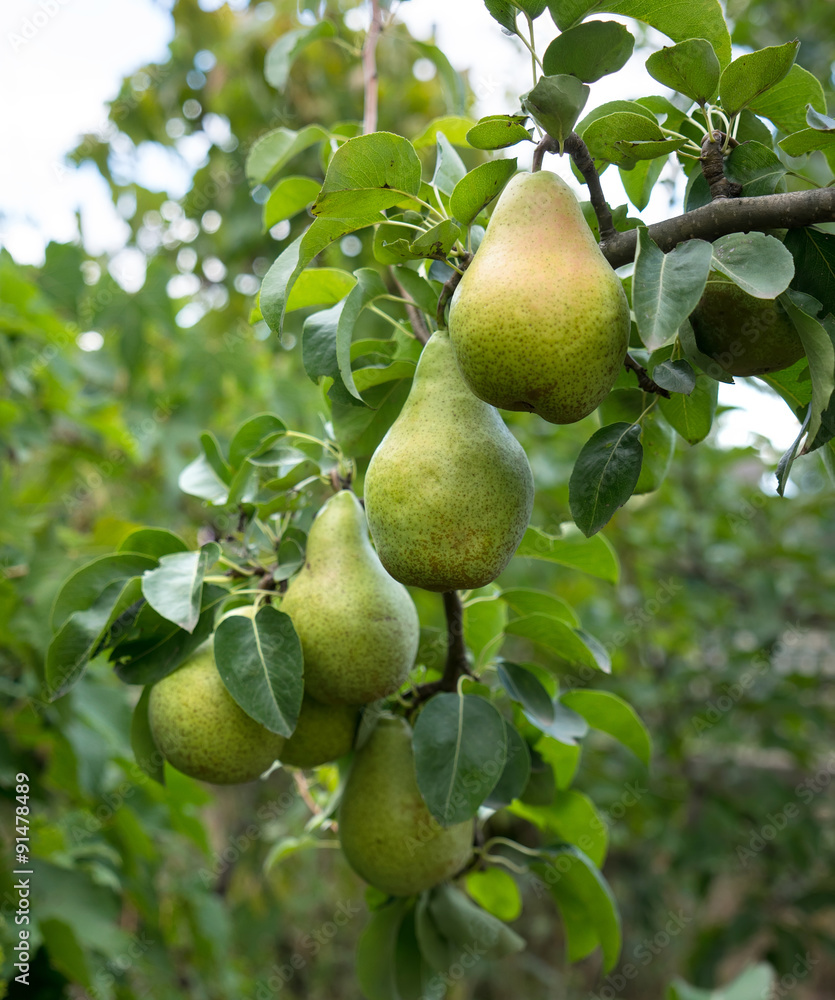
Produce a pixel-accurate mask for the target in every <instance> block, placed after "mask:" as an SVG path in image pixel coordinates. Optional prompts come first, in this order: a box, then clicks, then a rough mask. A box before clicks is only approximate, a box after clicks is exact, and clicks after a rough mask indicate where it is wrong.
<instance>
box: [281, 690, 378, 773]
mask: <svg viewBox="0 0 835 1000" xmlns="http://www.w3.org/2000/svg"><path fill="white" fill-rule="evenodd" d="M358 722H359V709H358V708H355V707H354V706H353V705H323V704H322V703H321V702H318V701H316V699H315V698H311V697H310V696H309V695H305V696H304V700H303V701H302V710H301V712H300V713H299V718H298V721H297V722H296V728H295V729H294V730H293V735H292V736H291V737H290V738H289V739H288V740H287V742H286V743H285V744H284V749H283V750H282V751H281V753H280V754H279V757H280V759H281V763H282V764H288V765H289V766H290V767H318V766H319V765H320V764H326V763H327V762H328V761H329V760H336V758H337V757H342V756H344V755H345V754H346V753H348V751H349V750H350V749H351V747H352V746H353V745H354V734H355V733H356V731H357V723H358Z"/></svg>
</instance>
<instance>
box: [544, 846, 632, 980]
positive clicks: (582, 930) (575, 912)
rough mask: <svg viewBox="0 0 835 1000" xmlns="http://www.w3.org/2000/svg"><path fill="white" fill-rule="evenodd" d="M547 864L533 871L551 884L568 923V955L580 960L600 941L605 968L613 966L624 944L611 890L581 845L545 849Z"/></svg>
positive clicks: (606, 970) (570, 959) (548, 884)
mask: <svg viewBox="0 0 835 1000" xmlns="http://www.w3.org/2000/svg"><path fill="white" fill-rule="evenodd" d="M543 855H544V856H547V858H548V864H547V865H539V864H536V865H533V866H532V871H533V872H534V873H535V874H536V875H538V876H539V877H540V879H541V880H542V882H543V883H544V885H546V886H547V887H548V889H549V890H550V892H551V894H552V896H553V897H554V900H555V901H556V904H557V906H558V908H559V910H560V913H561V915H562V918H563V923H564V924H565V932H566V937H567V949H568V959H569V961H571V962H576V961H579V960H580V959H581V958H585V957H586V955H588V954H590V953H591V952H592V951H593V950H594V948H595V947H596V946H597V945H598V943H599V944H600V946H601V949H602V951H603V968H604V971H605V972H608V971H609V970H610V969H612V968H614V966H615V964H616V962H617V960H618V956H619V955H620V948H621V923H620V915H619V913H618V910H617V904H616V902H615V899H614V896H613V895H612V890H611V889H610V888H609V886H608V884H607V882H606V880H605V879H604V878H603V876H602V874H601V873H600V871H599V870H598V869H597V867H596V866H595V865H594V863H593V862H592V861H591V860H590V859H589V858H588V856H587V855H586V854H585V853H584V852H583V851H581V850H580V849H579V848H578V847H575V846H573V845H568V844H566V845H564V846H561V847H558V848H553V849H551V850H549V851H547V854H546V852H543Z"/></svg>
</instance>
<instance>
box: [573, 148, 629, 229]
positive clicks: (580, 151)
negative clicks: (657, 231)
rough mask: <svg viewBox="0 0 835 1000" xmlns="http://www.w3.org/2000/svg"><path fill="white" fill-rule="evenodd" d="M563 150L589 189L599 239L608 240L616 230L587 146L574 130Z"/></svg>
mask: <svg viewBox="0 0 835 1000" xmlns="http://www.w3.org/2000/svg"><path fill="white" fill-rule="evenodd" d="M565 151H566V153H568V155H569V156H570V157H571V159H572V160H573V161H574V166H575V167H576V168H577V169H578V170H579V171H580V173H581V174H582V175H583V180H584V181H585V182H586V187H587V188H588V189H589V201H590V202H591V207H592V208H593V209H594V214H595V215H596V216H597V228H598V229H599V230H600V240H601V242H602V241H603V240H608V239H610V238H611V237H612V236H614V235H616V232H617V230H616V229H615V224H614V222H613V221H612V213H611V211H610V210H609V206H608V204H607V203H606V198H605V197H604V195H603V188H602V187H601V186H600V175H599V174H598V173H597V169H596V168H595V166H594V160H593V159H592V158H591V154H590V153H589V149H588V146H587V145H586V144H585V143H584V142H583V140H582V139H581V138H580V136H579V135H577V133H576V132H571V133H570V134H569V135H567V136H566V139H565Z"/></svg>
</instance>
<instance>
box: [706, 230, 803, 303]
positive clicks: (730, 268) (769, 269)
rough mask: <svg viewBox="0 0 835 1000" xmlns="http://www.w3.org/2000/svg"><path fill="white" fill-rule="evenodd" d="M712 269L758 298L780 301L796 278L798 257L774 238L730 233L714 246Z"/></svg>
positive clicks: (753, 234) (760, 234)
mask: <svg viewBox="0 0 835 1000" xmlns="http://www.w3.org/2000/svg"><path fill="white" fill-rule="evenodd" d="M711 270H714V271H721V272H722V274H726V275H727V276H728V277H729V278H730V279H731V280H732V281H733V282H734V283H735V284H737V285H739V287H740V288H741V289H743V291H745V292H747V293H748V294H749V295H753V296H754V297H755V298H758V299H776V298H777V296H778V295H779V294H780V293H781V292H784V291H785V290H786V289H787V288H788V287H789V283H790V282H791V280H792V278H793V277H794V258H793V257H792V255H791V252H790V251H789V250H787V249H786V247H784V246H783V244H782V243H781V242H780V240H778V239H776V238H775V237H774V236H766V234H765V233H730V234H729V235H728V236H723V237H721V238H720V239H718V240H716V242H715V243H714V244H713V260H712V261H711Z"/></svg>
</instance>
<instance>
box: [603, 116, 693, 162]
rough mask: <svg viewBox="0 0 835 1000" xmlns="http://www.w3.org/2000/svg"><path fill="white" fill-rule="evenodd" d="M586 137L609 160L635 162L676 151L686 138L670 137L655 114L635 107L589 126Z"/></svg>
mask: <svg viewBox="0 0 835 1000" xmlns="http://www.w3.org/2000/svg"><path fill="white" fill-rule="evenodd" d="M583 141H584V142H585V143H586V145H587V146H588V147H589V152H590V153H591V155H592V156H593V157H595V158H596V159H598V160H604V161H605V162H607V163H617V164H627V165H628V164H631V163H633V162H634V161H635V160H638V159H641V160H651V159H655V157H658V156H663V155H664V154H666V153H672V152H674V151H675V150H676V149H679V148H680V147H681V146H682V145H683V144H684V141H685V140H683V139H668V138H667V137H666V136H665V135H664V133H663V132H662V131H661V127H660V125H659V124H658V122H656V120H655V118H654V117H652V118H648V117H646V116H645V115H643V114H638V113H635V112H631V111H616V112H614V113H613V114H610V115H605V116H604V117H602V118H596V119H595V120H594V121H592V122H591V123H590V124H589V125H587V126H586V128H585V130H584V132H583Z"/></svg>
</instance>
